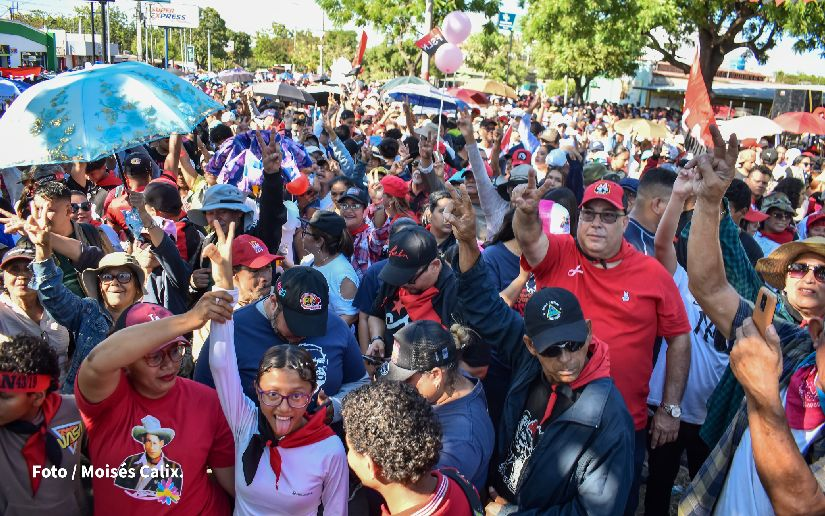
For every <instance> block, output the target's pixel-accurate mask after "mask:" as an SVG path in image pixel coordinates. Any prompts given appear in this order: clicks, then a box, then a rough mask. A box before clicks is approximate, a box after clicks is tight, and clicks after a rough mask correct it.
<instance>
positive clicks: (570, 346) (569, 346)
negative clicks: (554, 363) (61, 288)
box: [540, 340, 584, 358]
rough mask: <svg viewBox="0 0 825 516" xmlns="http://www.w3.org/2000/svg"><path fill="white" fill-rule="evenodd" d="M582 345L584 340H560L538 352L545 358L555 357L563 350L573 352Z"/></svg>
mask: <svg viewBox="0 0 825 516" xmlns="http://www.w3.org/2000/svg"><path fill="white" fill-rule="evenodd" d="M583 346H584V342H576V341H573V340H568V341H565V342H562V343H561V344H556V345H553V346H550V347H549V348H547V349H545V350H544V351H542V352H541V353H540V355H541V356H543V357H545V358H556V357H559V356H561V352H562V351H563V350H565V349H566V350H567V351H569V352H570V353H575V352H576V351H578V350H580V349H581V348H582V347H583Z"/></svg>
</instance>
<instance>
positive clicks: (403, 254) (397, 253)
mask: <svg viewBox="0 0 825 516" xmlns="http://www.w3.org/2000/svg"><path fill="white" fill-rule="evenodd" d="M389 257H390V258H404V259H405V260H408V259H409V258H410V257H409V256H408V255H407V251H405V250H403V249H399V248H398V246H397V245H394V246H393V247H392V249H390V253H389Z"/></svg>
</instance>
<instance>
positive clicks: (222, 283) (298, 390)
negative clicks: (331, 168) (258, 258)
mask: <svg viewBox="0 0 825 516" xmlns="http://www.w3.org/2000/svg"><path fill="white" fill-rule="evenodd" d="M204 255H208V257H209V259H210V260H211V262H212V275H213V279H214V281H215V286H216V288H218V289H222V290H226V291H228V292H222V293H221V294H222V295H223V296H226V298H227V299H223V298H221V299H217V300H216V301H217V302H219V303H221V304H223V303H232V302H234V300H235V299H237V295H238V294H237V291H235V290H232V289H233V283H232V244H231V240H230V241H228V242H227V241H226V240H223V241H219V243H218V246H215V245H211V246H210V247H209V248H207V249H206V250H204ZM228 294H231V296H229V295H228ZM234 331H235V330H234V323H233V321H232V319H231V318H230V317H228V318H227V320H226V322H223V321H217V320H213V322H212V333H211V336H210V341H211V345H210V346H209V366H210V368H211V371H212V377H213V379H214V382H215V388H216V390H217V392H218V398H220V402H221V407H223V411H224V414H225V415H226V419H227V421H228V422H229V426H230V428H231V429H232V434H233V435H234V437H235V450H236V452H235V461H236V468H235V514H237V515H247V514H248V515H255V514H289V515H296V516H297V515H314V514H317V512H318V507H319V506H320V505H323V507H324V514H346V513H347V499H348V495H349V491H348V470H347V465H346V464H347V459H346V452H345V451H344V446H343V444H342V443H341V440H340V439H339V438H338V437H337V436H336V435H335V433H334V432H333V431H332V429H331V428H330V427H329V426H327V425H326V422H325V419H326V416H327V412H328V411H327V410H318V411H317V412H315V413H313V414H310V413H308V412H307V407H308V406H309V404H310V402H311V401H312V398H313V396H314V395H315V393H316V391H317V388H318V378H317V375H316V370H315V362H314V360H313V358H312V355H310V353H309V352H308V351H306V350H304V349H303V348H301V347H298V346H293V345H290V344H281V345H278V346H274V347H271V348H269V350H267V351H266V353H264V355H263V358H262V359H261V362H260V365H259V366H258V372H257V375H256V377H255V386H254V387H255V392H256V393H257V400H254V401H253V400H251V399H249V398H248V397H247V396H246V395H245V394H244V389H243V386H242V384H241V377H240V373H239V371H238V360H237V357H236V355H235V343H234ZM318 398H319V401H321V400H322V399H323V398H326V396H324V395H322V394H319V396H318ZM256 405H257V406H256Z"/></svg>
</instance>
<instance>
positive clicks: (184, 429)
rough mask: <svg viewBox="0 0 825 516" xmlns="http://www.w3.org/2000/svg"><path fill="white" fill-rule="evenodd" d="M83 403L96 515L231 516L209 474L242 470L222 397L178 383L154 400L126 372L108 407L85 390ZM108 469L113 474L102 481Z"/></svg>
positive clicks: (78, 395)
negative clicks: (235, 468) (89, 398)
mask: <svg viewBox="0 0 825 516" xmlns="http://www.w3.org/2000/svg"><path fill="white" fill-rule="evenodd" d="M81 367H82V366H81ZM75 396H76V399H77V406H78V408H79V409H80V411H81V416H82V418H83V422H84V423H85V425H86V429H87V432H88V435H89V456H90V459H91V461H92V465H93V467H94V469H95V475H94V477H93V479H92V488H93V489H94V494H95V496H94V508H95V514H117V515H118V516H127V515H135V516H138V515H139V516H145V515H147V514H159V515H192V516H196V515H202V514H203V515H221V516H224V515H228V514H229V513H230V512H231V506H230V504H229V499H228V497H227V495H226V493H225V492H224V491H223V489H222V488H221V487H220V486H219V485H218V484H217V483H216V482H215V481H213V480H211V479H210V478H209V477H208V476H207V474H206V468H207V466H209V467H211V468H226V467H230V466H232V465H234V463H235V441H234V439H233V437H232V432H231V431H230V430H229V425H228V424H227V423H226V419H225V417H224V415H223V411H222V410H221V406H220V402H219V401H218V395H217V393H216V392H215V391H214V390H212V389H210V388H209V387H206V386H204V385H201V384H199V383H196V382H193V381H191V380H187V379H184V378H178V379H177V381H176V382H175V386H174V387H172V389H171V390H170V391H169V392H168V393H167V394H166V396H164V397H162V398H158V399H149V398H145V397H143V396H141V395H140V394H138V392H137V391H135V390H134V388H132V386H131V384H130V383H129V381H128V379H127V377H126V373H125V372H124V373H121V376H120V382H119V383H118V386H117V389H115V392H113V393H112V395H111V396H109V397H108V398H106V399H105V400H103V401H101V402H100V403H89V402H88V401H87V400H86V398H84V397H83V395H82V394H81V392H80V389H79V388H78V384H77V383H76V384H75ZM144 443H146V444H144ZM158 453H160V457H159V459H158V458H157V454H158ZM151 457H155V459H152V458H151ZM150 463H155V464H156V466H155V467H154V468H151V467H150V465H151V464H150ZM104 468H105V473H106V475H105V476H99V474H100V473H103V472H104ZM113 470H117V471H116V472H115V471H113ZM78 474H80V472H78ZM116 475H117V478H115V476H116ZM87 476H88V475H87Z"/></svg>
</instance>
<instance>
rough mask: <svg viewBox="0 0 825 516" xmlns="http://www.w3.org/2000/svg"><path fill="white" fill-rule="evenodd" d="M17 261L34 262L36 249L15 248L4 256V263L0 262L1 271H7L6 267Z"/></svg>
mask: <svg viewBox="0 0 825 516" xmlns="http://www.w3.org/2000/svg"><path fill="white" fill-rule="evenodd" d="M15 260H26V261H29V262H31V261H34V248H33V247H28V246H23V245H18V246H17V247H13V248H12V249H11V250H10V251H9V252H7V253H6V254H4V255H3V261H2V262H0V269H5V268H6V265H8V264H9V263H11V262H13V261H15Z"/></svg>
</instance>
